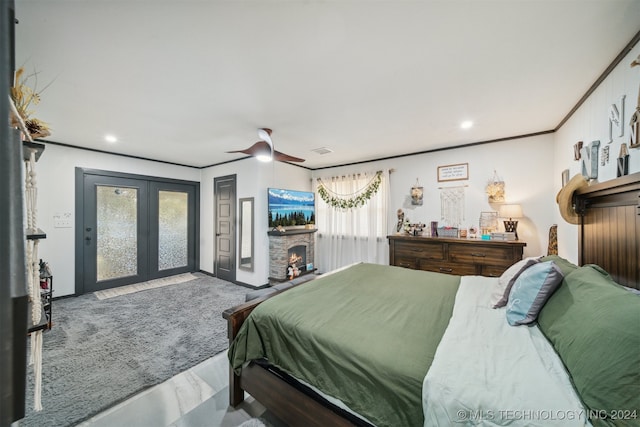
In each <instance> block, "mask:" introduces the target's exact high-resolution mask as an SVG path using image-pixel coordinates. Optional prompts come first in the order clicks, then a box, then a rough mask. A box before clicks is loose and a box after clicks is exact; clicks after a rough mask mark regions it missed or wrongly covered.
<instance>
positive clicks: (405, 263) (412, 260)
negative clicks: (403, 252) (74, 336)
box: [393, 256, 418, 270]
mask: <svg viewBox="0 0 640 427" xmlns="http://www.w3.org/2000/svg"><path fill="white" fill-rule="evenodd" d="M393 265H395V266H397V267H404V268H413V269H414V270H415V269H416V268H418V263H417V262H416V257H403V256H396V257H395V259H394V260H393Z"/></svg>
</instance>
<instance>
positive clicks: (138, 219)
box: [76, 168, 199, 294]
mask: <svg viewBox="0 0 640 427" xmlns="http://www.w3.org/2000/svg"><path fill="white" fill-rule="evenodd" d="M79 175H81V177H80V176H79ZM80 181H81V190H80V189H79V188H78V186H79V184H80ZM198 193H199V184H198V183H193V182H188V181H177V180H163V179H158V178H154V177H144V176H136V175H129V174H121V173H113V172H111V173H109V172H104V171H92V170H84V169H80V168H78V169H76V213H77V215H76V294H81V293H86V292H94V291H98V290H103V289H108V288H113V287H117V286H123V285H128V284H132V283H138V282H144V281H147V280H150V279H156V278H160V277H165V276H170V275H173V274H179V273H184V272H189V271H195V270H196V268H197V264H198V263H197V253H198V250H197V247H196V242H197V239H196V236H197V229H198V213H197V208H198V201H197V198H198V197H199V194H198ZM78 209H81V212H78Z"/></svg>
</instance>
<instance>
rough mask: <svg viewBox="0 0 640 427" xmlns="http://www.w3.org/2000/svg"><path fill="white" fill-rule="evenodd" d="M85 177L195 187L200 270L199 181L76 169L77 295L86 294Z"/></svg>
mask: <svg viewBox="0 0 640 427" xmlns="http://www.w3.org/2000/svg"><path fill="white" fill-rule="evenodd" d="M85 175H98V176H105V177H113V178H125V179H139V180H146V181H150V182H161V183H167V184H183V185H191V186H193V187H195V200H194V205H195V207H194V210H195V222H194V227H195V230H194V238H195V241H194V248H193V251H194V260H193V261H194V266H193V268H194V271H199V270H200V244H199V240H200V183H199V182H197V181H187V180H182V179H174V178H164V177H158V176H151V175H137V174H131V173H125V172H114V171H108V170H102V169H91V168H81V167H76V168H75V204H76V206H75V223H74V227H75V230H74V242H75V257H74V261H75V268H74V270H75V295H82V294H84V293H85V289H84V266H83V263H84V244H83V242H84V233H83V226H84V202H85V200H84V177H85Z"/></svg>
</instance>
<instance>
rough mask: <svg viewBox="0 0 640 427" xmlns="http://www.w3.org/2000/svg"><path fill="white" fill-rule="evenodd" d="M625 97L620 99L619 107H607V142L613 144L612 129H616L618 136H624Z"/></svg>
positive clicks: (614, 105) (612, 105)
mask: <svg viewBox="0 0 640 427" xmlns="http://www.w3.org/2000/svg"><path fill="white" fill-rule="evenodd" d="M625 96H626V95H622V96H621V97H620V104H619V105H620V106H618V105H617V104H611V106H610V107H609V141H608V143H609V144H611V143H612V142H613V127H614V126H616V127H617V128H618V136H624V98H625Z"/></svg>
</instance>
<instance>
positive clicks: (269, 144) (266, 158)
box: [227, 128, 304, 163]
mask: <svg viewBox="0 0 640 427" xmlns="http://www.w3.org/2000/svg"><path fill="white" fill-rule="evenodd" d="M271 132H272V131H271V129H268V128H260V129H258V137H259V138H260V141H258V142H256V143H255V144H253V145H252V146H251V147H249V148H247V149H244V150H234V151H227V153H245V154H248V155H250V156H253V157H255V158H256V159H258V160H259V161H261V162H270V161H272V160H276V161H278V162H299V163H301V162H304V159H301V158H299V157H294V156H290V155H288V154H284V153H281V152H279V151H276V150H274V149H273V141H271Z"/></svg>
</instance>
